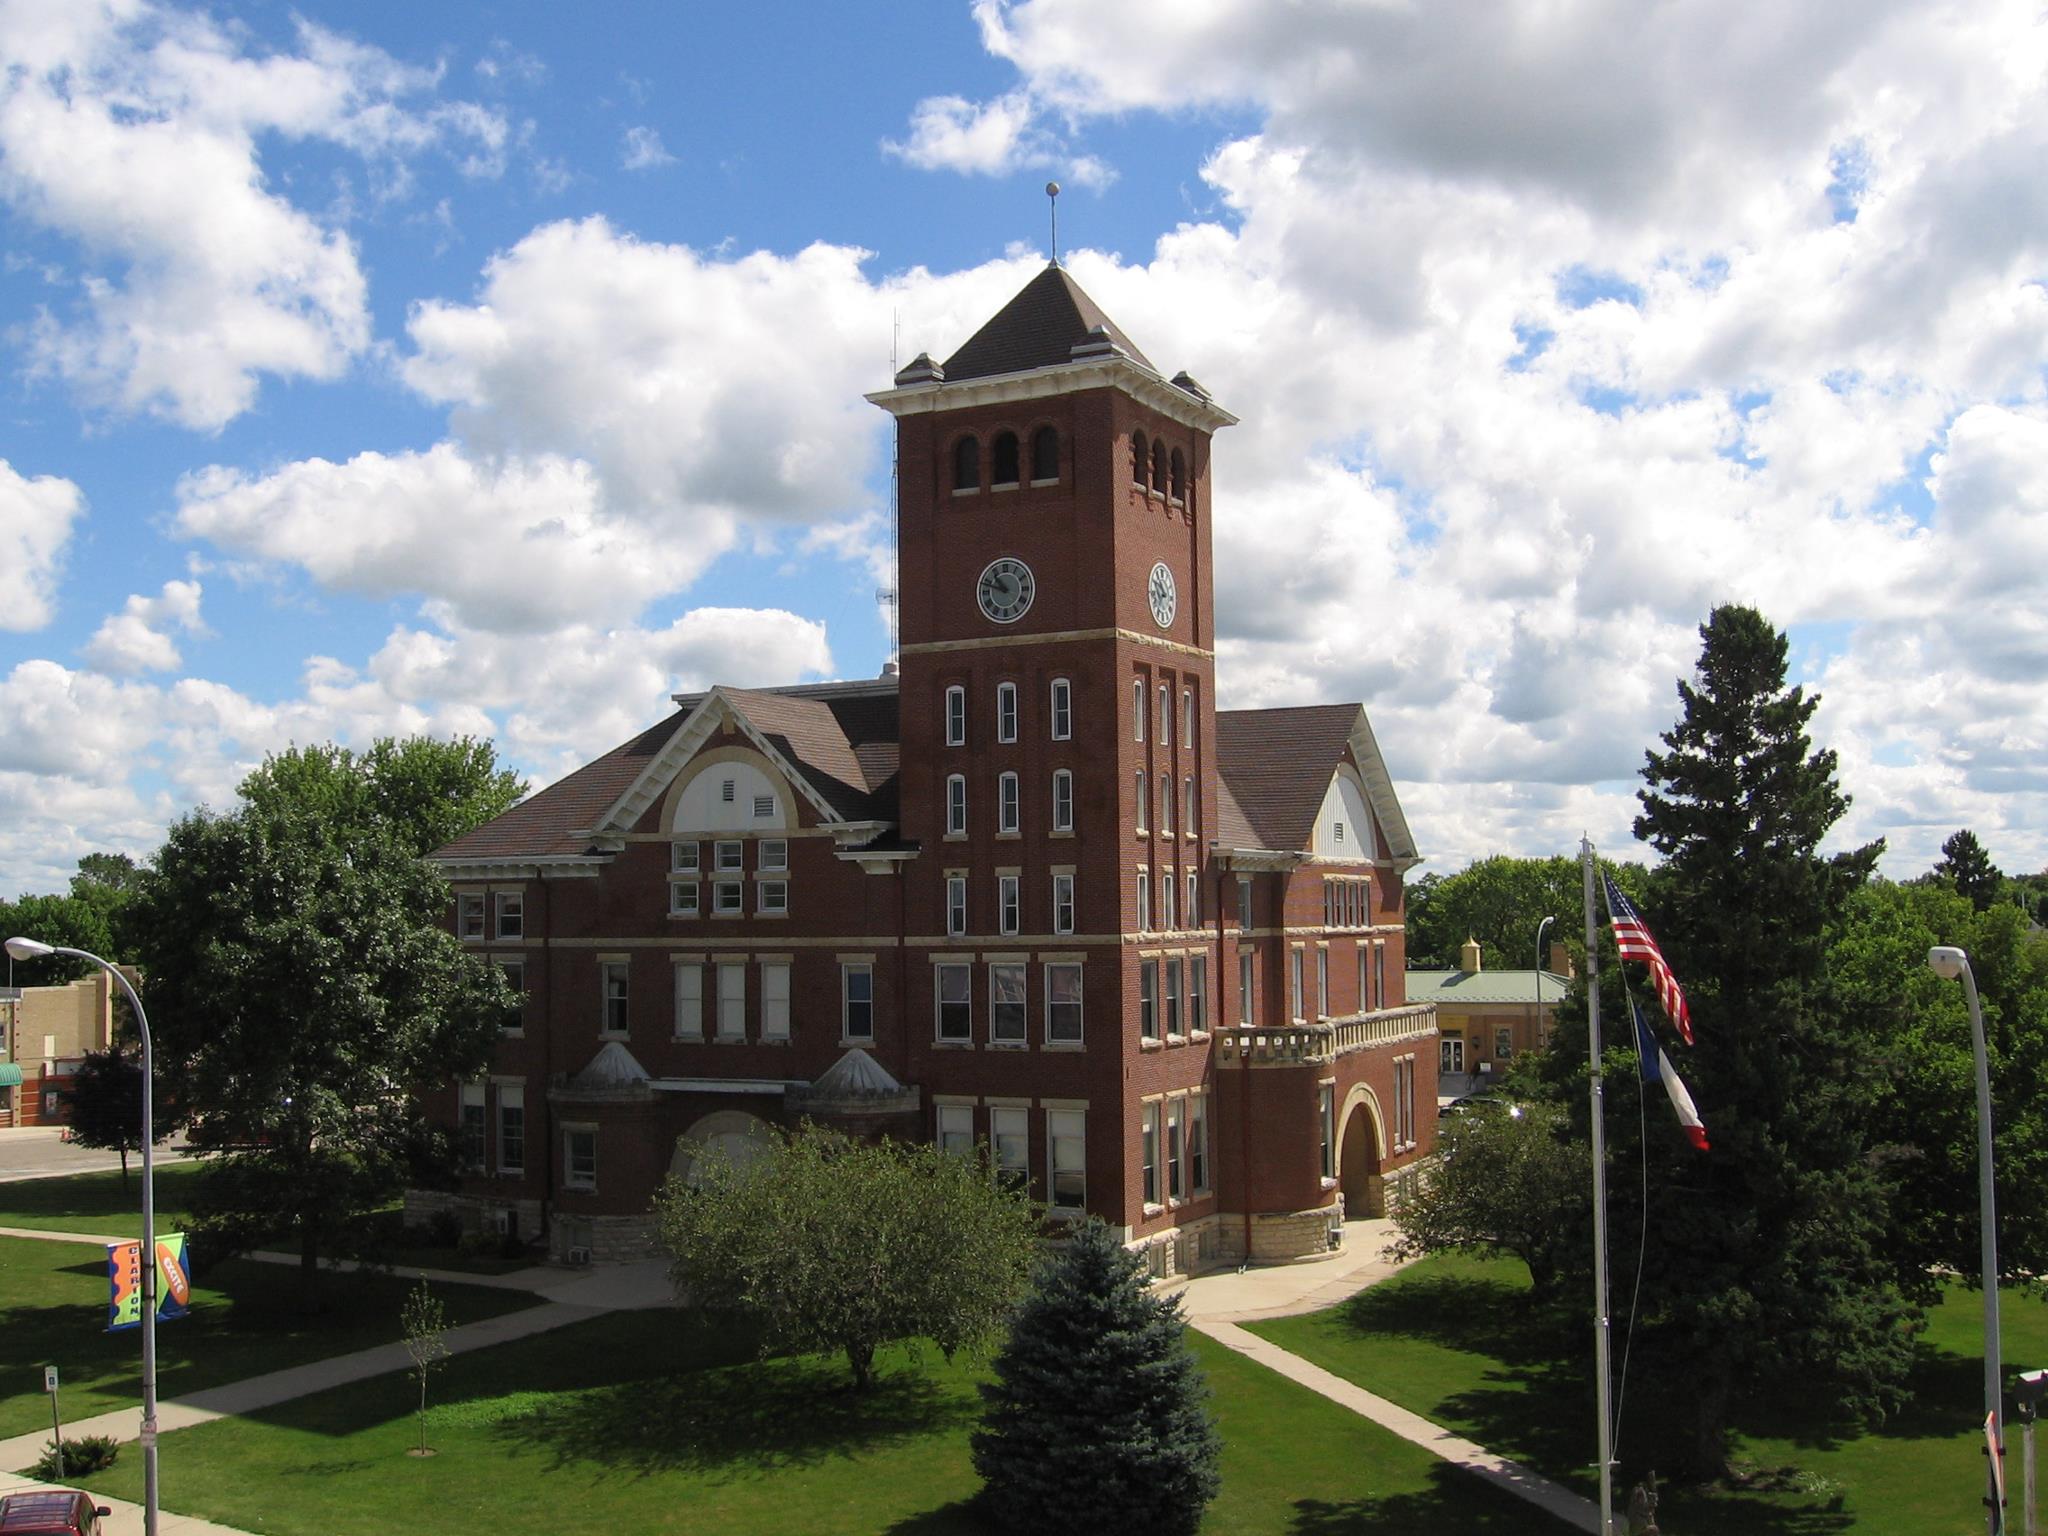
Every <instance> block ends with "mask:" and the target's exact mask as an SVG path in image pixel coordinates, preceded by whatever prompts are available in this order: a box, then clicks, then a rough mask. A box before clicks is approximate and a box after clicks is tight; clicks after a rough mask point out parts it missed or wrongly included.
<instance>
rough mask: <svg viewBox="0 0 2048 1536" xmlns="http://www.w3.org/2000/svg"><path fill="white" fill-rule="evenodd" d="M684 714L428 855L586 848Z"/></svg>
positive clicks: (514, 854)
mask: <svg viewBox="0 0 2048 1536" xmlns="http://www.w3.org/2000/svg"><path fill="white" fill-rule="evenodd" d="M683 718H684V715H683V712H682V711H678V712H677V713H675V714H673V715H670V716H669V717H668V718H667V719H666V720H664V721H662V722H661V724H659V725H655V726H650V727H648V728H647V729H646V730H644V731H642V732H641V733H640V734H639V735H638V736H635V737H634V738H633V739H632V740H631V741H629V742H627V743H626V744H625V745H624V746H622V747H614V748H613V749H612V750H611V751H609V752H607V753H605V755H604V756H603V757H600V758H599V759H598V760H597V761H596V762H594V763H591V764H588V765H587V766H585V767H582V768H578V769H577V770H576V771H575V772H574V773H572V774H570V775H569V776H568V777H567V778H566V779H561V780H558V781H557V782H555V783H553V784H550V785H549V786H548V787H547V788H546V789H544V790H542V791H541V792H540V793H539V794H537V795H529V796H528V797H527V798H526V799H524V800H522V801H520V802H519V803H518V804H517V805H515V806H513V807H512V809H511V810H509V811H507V812H505V814H504V815H502V816H498V817H494V818H493V819H491V820H490V821H487V822H485V823H484V824H483V825H482V826H480V827H477V828H475V829H474V830H472V831H469V832H465V833H464V834H463V835H462V836H460V837H458V838H457V839H455V841H454V842H452V843H450V844H448V845H447V846H446V847H445V848H439V849H436V850H435V851H434V853H433V854H432V855H431V857H433V858H437V859H544V858H559V857H562V856H564V855H569V856H574V855H576V854H582V853H588V852H590V851H591V850H590V839H589V836H588V833H589V831H590V828H591V827H592V826H593V825H594V824H595V823H596V821H597V818H598V817H600V816H602V815H603V814H604V813H605V812H606V810H608V809H609V808H610V807H611V805H612V803H613V802H614V801H615V800H617V799H618V798H619V796H620V795H622V794H624V793H625V792H626V789H627V787H628V786H629V785H630V784H632V782H633V781H634V780H635V779H637V778H638V777H639V776H640V773H641V770H642V769H644V768H645V767H646V766H647V764H648V761H649V760H650V759H651V758H653V757H654V755H655V754H656V753H657V752H659V751H660V750H661V749H662V747H663V746H664V745H665V744H666V743H667V741H668V739H669V738H670V737H671V736H673V735H675V733H676V730H677V728H678V727H679V726H680V725H681V724H682V723H683ZM579 833H581V834H584V835H581V836H578V835H577V834H579Z"/></svg>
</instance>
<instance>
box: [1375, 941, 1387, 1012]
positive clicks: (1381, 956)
mask: <svg viewBox="0 0 2048 1536" xmlns="http://www.w3.org/2000/svg"><path fill="white" fill-rule="evenodd" d="M1372 995H1373V999H1374V1001H1375V1003H1376V1004H1377V1005H1378V1006H1379V1007H1381V1008H1384V1007H1386V1006H1387V946H1386V945H1384V944H1375V945H1373V947H1372Z"/></svg>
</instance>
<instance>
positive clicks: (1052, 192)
mask: <svg viewBox="0 0 2048 1536" xmlns="http://www.w3.org/2000/svg"><path fill="white" fill-rule="evenodd" d="M1045 195H1046V196H1047V197H1058V196H1059V195H1060V184H1059V183H1058V182H1056V181H1048V182H1047V183H1046V184H1045Z"/></svg>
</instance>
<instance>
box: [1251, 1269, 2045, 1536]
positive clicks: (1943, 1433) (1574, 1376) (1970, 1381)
mask: <svg viewBox="0 0 2048 1536" xmlns="http://www.w3.org/2000/svg"><path fill="white" fill-rule="evenodd" d="M1528 1290H1529V1286H1528V1274H1527V1271H1526V1270H1524V1269H1523V1268H1522V1267H1521V1265H1520V1264H1518V1263H1515V1262H1513V1261H1506V1260H1482V1259H1473V1258H1462V1257H1451V1256H1447V1257H1441V1258H1434V1259H1429V1260H1425V1261H1424V1262H1422V1263H1420V1264H1417V1265H1415V1266H1413V1267H1412V1268H1410V1269H1408V1270H1405V1271H1404V1272H1403V1273H1402V1274H1400V1275H1399V1276H1397V1277H1395V1278H1394V1279H1392V1280H1389V1281H1387V1282H1385V1283H1384V1284H1382V1285H1379V1286H1376V1287H1374V1288H1373V1289H1372V1290H1369V1291H1366V1292H1363V1293H1361V1294H1360V1295H1358V1296H1356V1297H1353V1298H1352V1299H1351V1300H1350V1301H1347V1302H1344V1303H1342V1304H1340V1305H1338V1306H1335V1307H1331V1308H1329V1309H1327V1310H1326V1311H1323V1312H1320V1313H1315V1314H1312V1315H1310V1316H1306V1317H1291V1318H1281V1319H1276V1320H1274V1321H1270V1322H1262V1323H1255V1324H1251V1325H1250V1327H1251V1329H1252V1331H1253V1332H1255V1333H1258V1334H1260V1335H1262V1336H1263V1337H1265V1338H1267V1339H1270V1340H1272V1341H1273V1342H1274V1343H1276V1344H1278V1345H1280V1346H1281V1347H1283V1348H1285V1349H1288V1350H1291V1351H1293V1352H1294V1353H1296V1354H1299V1355H1301V1356H1303V1357H1305V1358H1307V1359H1310V1360H1314V1361H1316V1362H1317V1363H1318V1364H1320V1365H1322V1366H1324V1367H1326V1368H1327V1369H1329V1370H1331V1371H1333V1372H1335V1373H1336V1374H1338V1375H1340V1376H1343V1377H1345V1378H1347V1379H1348V1380H1351V1381H1354V1382H1357V1383H1358V1384H1359V1385H1361V1386H1363V1387H1366V1388H1368V1389H1369V1390H1371V1391H1373V1392H1377V1393H1379V1394H1380V1395H1381V1396H1382V1397H1386V1398H1389V1399H1391V1400H1393V1401H1394V1402H1397V1403H1400V1404H1402V1405H1403V1406H1405V1407H1408V1408H1411V1409H1413V1410H1414V1411H1416V1412H1418V1413H1421V1414H1423V1415H1425V1416H1427V1417H1429V1418H1431V1419H1433V1420H1435V1421H1436V1422H1437V1423H1440V1424H1443V1425H1445V1426H1447V1427H1450V1428H1453V1429H1456V1430H1458V1431H1459V1432H1460V1433H1462V1434H1465V1435H1468V1436H1470V1437H1471V1438H1472V1439H1475V1440H1477V1441H1479V1442H1480V1443H1481V1444H1483V1445H1485V1446H1487V1447H1488V1448H1489V1449H1491V1450H1495V1451H1499V1452H1501V1453H1503V1454H1505V1455H1509V1456H1513V1457H1515V1458H1516V1459H1518V1460H1521V1461H1524V1462H1526V1463H1528V1464H1529V1465H1530V1466H1532V1467H1535V1468H1537V1469H1539V1470H1541V1471H1543V1472H1545V1473H1547V1474H1548V1475H1550V1476H1552V1477H1554V1478H1557V1479H1559V1480H1560V1481H1563V1482H1567V1483H1569V1484H1571V1485H1572V1486H1574V1487H1576V1488H1578V1489H1580V1490H1581V1491H1583V1492H1586V1493H1592V1492H1594V1491H1595V1490H1594V1482H1593V1478H1592V1475H1591V1468H1592V1466H1593V1462H1594V1448H1593V1377H1592V1367H1591V1355H1592V1340H1591V1338H1590V1336H1589V1335H1590V1330H1589V1329H1588V1330H1584V1331H1582V1332H1574V1333H1573V1334H1572V1335H1571V1336H1570V1337H1568V1338H1560V1337H1558V1336H1556V1335H1555V1334H1554V1333H1552V1332H1549V1331H1547V1330H1546V1328H1545V1327H1544V1326H1543V1325H1542V1324H1540V1323H1537V1322H1535V1321H1533V1320H1532V1317H1531V1314H1530V1311H1529V1307H1528ZM1980 1306H1981V1303H1980V1299H1979V1297H1978V1296H1977V1295H1976V1294H1975V1293H1972V1292H1969V1291H1955V1292H1952V1293H1950V1295H1949V1297H1948V1299H1947V1301H1946V1302H1945V1303H1944V1304H1943V1305H1941V1306H1937V1307H1936V1308H1934V1309H1933V1311H1932V1312H1931V1313H1930V1314H1929V1317H1928V1328H1927V1332H1926V1334H1925V1336H1924V1337H1923V1339H1922V1341H1921V1344H1920V1349H1919V1362H1918V1364H1917V1366H1916V1367H1915V1370H1914V1375H1913V1380H1912V1384H1911V1390H1912V1392H1913V1399H1914V1400H1913V1403H1912V1405H1911V1406H1910V1407H1909V1408H1908V1409H1907V1410H1906V1411H1905V1412H1904V1413H1902V1414H1900V1415H1898V1416H1897V1417H1895V1418H1894V1419H1892V1420H1891V1421H1890V1422H1888V1423H1886V1424H1885V1425H1883V1426H1881V1427H1880V1428H1878V1429H1876V1430H1873V1431H1869V1432H1863V1433H1859V1432H1857V1431H1856V1430H1854V1429H1853V1428H1851V1427H1848V1426H1845V1425H1841V1424H1838V1423H1832V1422H1830V1421H1829V1419H1828V1416H1827V1414H1826V1411H1825V1410H1826V1405H1825V1403H1824V1402H1817V1401H1793V1400H1784V1401H1778V1402H1774V1403H1767V1404H1763V1403H1760V1404H1752V1405H1749V1406H1748V1408H1747V1409H1746V1411H1745V1412H1744V1413H1743V1414H1742V1415H1741V1417H1740V1418H1739V1420H1738V1429H1739V1431H1740V1435H1739V1440H1738V1445H1737V1450H1736V1460H1737V1462H1738V1463H1747V1464H1750V1465H1752V1466H1754V1467H1756V1468H1758V1469H1761V1470H1762V1472H1763V1473H1765V1474H1766V1475H1765V1476H1762V1477H1760V1478H1758V1479H1755V1480H1754V1481H1753V1483H1752V1485H1751V1486H1750V1487H1749V1488H1746V1489H1741V1490H1735V1489H1716V1490H1711V1491H1709V1490H1699V1489H1678V1488H1671V1487H1669V1486H1668V1485H1667V1487H1666V1489H1665V1494H1664V1499H1663V1504H1662V1508H1661V1510H1660V1515H1661V1517H1662V1523H1663V1524H1664V1526H1665V1528H1666V1529H1670V1530H1682V1531H1684V1532H1685V1533H1686V1536H1826V1533H1831V1532H1836V1531H1846V1530H1854V1529H1860V1530H1882V1531H1884V1532H1885V1533H1886V1536H1975V1533H1977V1532H1980V1531H1982V1530H1983V1529H1984V1511H1983V1508H1982V1506H1981V1505H1980V1504H1979V1502H1978V1500H1979V1497H1980V1495H1981V1492H1982V1488H1983V1476H1984V1471H1983V1468H1984V1458H1983V1455H1982V1453H1981V1449H1980V1448H1981V1446H1982V1444H1983V1440H1982V1432H1981V1429H1980V1428H1979V1426H1980V1425H1981V1423H1982V1419H1983V1407H1982V1402H1981V1397H1982V1391H1983V1385H1982V1384H1983V1353H1982V1348H1981V1341H1982V1333H1981V1317H1982V1313H1981V1310H1980ZM2001 1311H2002V1324H2003V1327H2002V1331H2003V1336H2004V1337H2003V1353H2004V1355H2005V1357H2006V1359H2007V1360H2008V1361H2010V1362H2014V1363H2019V1364H2032V1363H2033V1362H2035V1361H2041V1362H2044V1363H2048V1306H2044V1304H2043V1303H2042V1302H2041V1301H2040V1300H2038V1299H2036V1298H2033V1297H2029V1296H2026V1295H2022V1294H2020V1293H2016V1292H2009V1293H2008V1294H2007V1295H2006V1297H2005V1298H2004V1303H2003V1306H2002V1309H2001ZM1620 1349H1621V1340H1620V1338H1619V1336H1617V1338H1616V1340H1615V1350H1616V1358H1617V1360H1619V1358H1620ZM1629 1390H1630V1392H1631V1393H1633V1394H1634V1404H1633V1405H1632V1406H1631V1405H1629V1404H1627V1403H1625V1404H1624V1417H1623V1420H1622V1426H1621V1436H1620V1444H1619V1446H1618V1452H1617V1453H1618V1455H1619V1457H1620V1459H1621V1461H1622V1465H1623V1474H1624V1479H1625V1480H1626V1479H1633V1478H1635V1477H1639V1476H1641V1475H1642V1471H1643V1461H1642V1456H1643V1447H1645V1446H1648V1445H1651V1444H1655V1443H1658V1442H1659V1439H1660V1436H1661V1435H1662V1433H1664V1430H1663V1429H1662V1428H1661V1427H1660V1426H1659V1424H1658V1422H1657V1420H1656V1415H1657V1414H1659V1413H1660V1412H1662V1413H1671V1414H1674V1415H1676V1414H1677V1413H1680V1412H1682V1410H1683V1408H1684V1406H1685V1405H1684V1389H1683V1384H1682V1383H1660V1382H1655V1381H1652V1380H1649V1379H1646V1378H1645V1377H1644V1376H1643V1375H1642V1374H1641V1373H1640V1364H1639V1365H1638V1372H1637V1374H1634V1375H1632V1377H1631V1379H1630V1386H1629ZM1660 1398H1661V1401H1660ZM1664 1443H1668V1441H1667V1442H1664ZM2018 1447H2019V1436H2018V1431H2017V1429H2015V1430H2014V1431H2013V1433H2012V1436H2011V1450H2010V1453H2009V1460H2010V1465H2011V1467H2012V1469H2013V1477H2012V1487H2013V1488H2014V1489H2017V1486H2018V1464H2019V1456H2018ZM1801 1483H1803V1484H1804V1485H1805V1486H1804V1487H1803V1488H1802V1487H1801V1486H1798V1485H1799V1484H1801ZM2015 1518H2017V1516H2016V1514H2015Z"/></svg>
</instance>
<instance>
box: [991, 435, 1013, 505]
mask: <svg viewBox="0 0 2048 1536" xmlns="http://www.w3.org/2000/svg"><path fill="white" fill-rule="evenodd" d="M1017 478H1018V477H1017V434H1016V433H1014V432H998V433H997V434H996V440H995V443H994V445H993V447H992V448H991V449H990V457H989V479H990V481H991V482H992V484H991V489H993V490H998V491H1014V490H1015V489H1016V488H1017Z"/></svg>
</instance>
